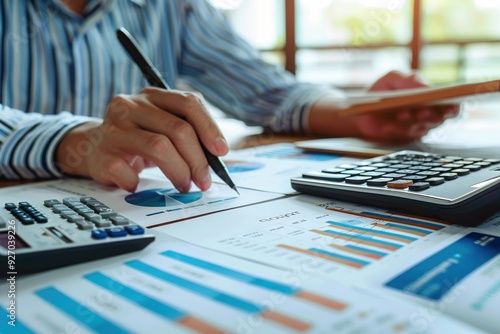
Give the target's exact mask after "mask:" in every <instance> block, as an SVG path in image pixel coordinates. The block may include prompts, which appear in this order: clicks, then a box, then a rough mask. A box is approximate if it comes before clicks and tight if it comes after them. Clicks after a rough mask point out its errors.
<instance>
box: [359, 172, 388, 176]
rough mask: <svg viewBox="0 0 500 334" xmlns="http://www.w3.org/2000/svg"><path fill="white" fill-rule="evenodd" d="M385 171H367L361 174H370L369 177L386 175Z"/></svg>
mask: <svg viewBox="0 0 500 334" xmlns="http://www.w3.org/2000/svg"><path fill="white" fill-rule="evenodd" d="M384 174H385V173H380V172H366V173H363V174H359V175H360V176H369V177H380V176H382V175H384Z"/></svg>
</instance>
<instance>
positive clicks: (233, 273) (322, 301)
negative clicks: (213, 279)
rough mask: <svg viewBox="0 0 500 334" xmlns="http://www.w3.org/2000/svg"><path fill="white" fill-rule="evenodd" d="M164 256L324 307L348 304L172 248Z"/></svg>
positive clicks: (337, 307) (340, 306)
mask: <svg viewBox="0 0 500 334" xmlns="http://www.w3.org/2000/svg"><path fill="white" fill-rule="evenodd" d="M160 254H161V255H163V256H166V257H169V258H171V259H175V260H178V261H181V262H184V263H187V264H190V265H193V266H196V267H198V268H201V269H204V270H207V271H211V272H213V273H215V274H219V275H222V276H225V277H228V278H231V279H234V280H236V281H240V282H244V283H248V284H250V285H254V286H258V287H261V288H264V289H267V290H271V291H275V292H279V293H282V294H284V295H289V296H294V297H297V298H300V299H304V300H307V301H309V302H312V303H315V304H319V305H321V306H323V307H327V308H330V309H333V310H335V311H342V310H344V309H345V308H346V307H347V305H346V304H345V303H344V302H341V301H338V300H335V299H332V298H329V297H325V296H319V295H317V294H315V293H311V292H308V291H304V290H302V289H300V288H298V287H294V286H290V285H286V284H281V283H278V282H275V281H271V280H268V279H264V278H260V277H257V276H254V275H249V274H246V273H243V272H241V271H238V270H234V269H230V268H227V267H223V266H220V265H218V264H215V263H211V262H207V261H204V260H201V259H197V258H194V257H191V256H189V255H186V254H181V253H179V252H175V251H172V250H169V251H166V252H162V253H160Z"/></svg>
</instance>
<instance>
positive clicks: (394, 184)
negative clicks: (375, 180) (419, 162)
mask: <svg viewBox="0 0 500 334" xmlns="http://www.w3.org/2000/svg"><path fill="white" fill-rule="evenodd" d="M412 184H413V181H410V180H394V181H391V182H387V187H389V188H395V189H404V188H408V187H409V186H411V185H412Z"/></svg>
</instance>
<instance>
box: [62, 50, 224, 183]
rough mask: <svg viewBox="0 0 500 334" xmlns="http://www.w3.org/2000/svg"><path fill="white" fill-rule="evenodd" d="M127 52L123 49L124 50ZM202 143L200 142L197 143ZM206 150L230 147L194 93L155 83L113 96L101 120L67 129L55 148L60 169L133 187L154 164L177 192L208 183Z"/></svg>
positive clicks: (220, 151) (220, 152)
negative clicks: (160, 86)
mask: <svg viewBox="0 0 500 334" xmlns="http://www.w3.org/2000/svg"><path fill="white" fill-rule="evenodd" d="M124 56H125V55H124ZM200 143H203V147H202V145H200ZM204 147H206V151H207V152H210V154H211V155H212V156H214V157H216V158H217V156H222V155H225V154H226V153H227V152H228V150H229V148H228V146H227V143H226V141H225V140H224V136H223V135H222V133H221V132H220V130H219V128H218V127H217V125H216V124H215V122H214V121H213V119H212V118H211V117H210V115H209V113H208V111H207V108H206V106H205V104H204V103H203V98H201V97H200V96H199V95H198V94H195V93H190V92H182V91H174V90H166V89H161V88H156V87H147V88H144V89H143V90H142V91H140V92H139V93H137V94H132V95H125V94H120V95H117V96H115V97H114V98H112V100H111V101H110V102H109V104H108V105H107V108H106V114H105V116H104V118H103V120H102V121H99V120H95V121H88V122H86V123H84V124H81V125H79V126H76V127H74V128H72V129H71V130H70V131H68V132H67V133H66V134H65V136H64V138H63V139H62V140H61V142H60V143H59V145H58V147H57V151H56V162H57V165H58V167H59V169H60V170H61V171H62V172H63V173H65V174H67V175H75V176H82V177H86V178H91V179H93V180H95V181H96V182H98V183H101V184H104V185H114V186H118V187H120V188H122V189H125V190H127V191H129V192H134V191H135V190H136V189H137V186H138V184H139V173H140V172H141V171H142V170H143V169H144V168H146V167H151V166H157V167H158V168H159V169H160V170H161V171H162V172H163V174H165V176H166V177H167V178H168V179H169V180H170V181H171V182H172V183H173V185H174V186H175V188H176V189H177V190H179V191H181V192H186V191H189V189H190V188H191V186H192V184H193V183H194V184H195V185H196V186H197V187H198V188H200V189H201V190H207V189H208V188H209V187H210V186H211V184H212V183H211V182H212V181H211V173H210V168H209V162H208V161H207V158H206V157H205V152H204Z"/></svg>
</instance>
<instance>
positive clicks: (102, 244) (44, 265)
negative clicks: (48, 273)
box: [0, 196, 155, 276]
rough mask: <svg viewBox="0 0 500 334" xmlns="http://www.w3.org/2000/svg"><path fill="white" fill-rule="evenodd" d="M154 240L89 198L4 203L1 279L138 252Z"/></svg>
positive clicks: (0, 214) (0, 215) (0, 221)
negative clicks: (2, 277)
mask: <svg viewBox="0 0 500 334" xmlns="http://www.w3.org/2000/svg"><path fill="white" fill-rule="evenodd" d="M11 200H12V199H11ZM154 239H155V237H154V235H152V234H150V233H148V232H147V230H146V229H145V228H144V227H142V226H140V225H138V224H136V223H135V222H133V221H131V220H130V219H128V218H126V217H124V216H123V215H121V214H119V213H118V212H116V211H114V210H113V209H112V208H110V207H109V206H108V205H106V204H105V203H102V202H100V201H98V200H97V199H95V198H93V197H88V196H85V197H65V198H61V199H54V198H50V199H46V200H43V201H38V200H35V202H33V201H16V202H15V201H12V202H4V203H3V208H2V209H1V210H0V261H1V263H2V273H1V275H2V276H6V275H7V276H9V275H22V274H29V273H34V272H38V271H42V270H47V269H51V268H56V267H62V266H66V265H70V264H75V263H79V262H85V261H90V260H95V259H101V258H105V257H109V256H113V255H118V254H123V253H127V252H131V251H136V250H141V249H143V248H145V247H146V246H147V245H148V244H150V243H151V242H152V241H154Z"/></svg>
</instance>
